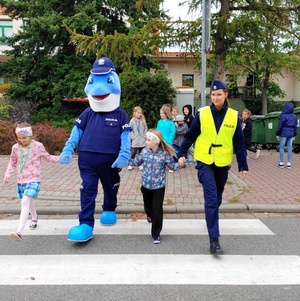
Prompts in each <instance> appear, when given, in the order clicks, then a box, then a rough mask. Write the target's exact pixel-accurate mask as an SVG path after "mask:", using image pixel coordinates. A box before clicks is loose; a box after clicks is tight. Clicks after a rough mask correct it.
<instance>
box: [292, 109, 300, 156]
mask: <svg viewBox="0 0 300 301" xmlns="http://www.w3.org/2000/svg"><path fill="white" fill-rule="evenodd" d="M294 114H296V116H297V120H298V125H297V126H298V128H297V136H296V139H295V140H294V142H293V145H294V152H295V153H299V152H300V107H299V108H295V110H294Z"/></svg>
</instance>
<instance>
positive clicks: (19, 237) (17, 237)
mask: <svg viewBox="0 0 300 301" xmlns="http://www.w3.org/2000/svg"><path fill="white" fill-rule="evenodd" d="M9 236H10V237H11V238H12V239H13V240H15V241H21V240H22V235H21V234H20V233H19V232H11V233H10V234H9Z"/></svg>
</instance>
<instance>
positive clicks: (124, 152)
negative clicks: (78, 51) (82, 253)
mask: <svg viewBox="0 0 300 301" xmlns="http://www.w3.org/2000/svg"><path fill="white" fill-rule="evenodd" d="M84 91H85V93H86V94H87V97H88V99H89V104H90V108H88V109H86V110H85V111H84V112H83V113H82V114H81V115H80V116H79V117H78V119H77V120H76V121H75V122H74V124H75V126H74V128H73V130H72V132H71V135H70V138H69V140H68V141H67V142H66V145H65V147H64V149H63V151H62V154H61V155H60V157H59V162H60V163H61V164H68V163H70V162H71V161H72V154H73V153H74V150H75V148H76V146H77V145H79V147H78V166H79V170H80V176H81V179H82V184H81V187H80V202H81V211H80V212H79V226H75V227H73V228H71V229H70V231H69V234H68V240H70V241H76V242H85V241H88V240H89V239H91V238H92V237H93V229H94V223H95V219H94V212H95V199H96V196H97V192H98V182H99V179H100V181H101V184H102V187H103V192H104V201H103V205H102V208H103V213H102V214H101V217H100V223H101V224H102V225H107V226H109V225H114V224H115V223H116V221H117V218H116V213H115V209H116V207H117V193H118V189H119V185H120V176H119V172H120V170H121V168H123V167H125V166H127V164H128V159H129V157H130V136H129V132H130V126H129V122H128V119H127V115H126V113H125V111H124V110H123V109H121V108H120V96H121V86H120V80H119V77H118V75H117V73H116V71H115V66H114V64H113V63H112V61H111V60H110V59H108V58H106V57H102V58H100V59H98V60H96V61H95V63H94V64H93V68H92V70H91V74H90V76H89V78H88V81H87V83H86V86H85V89H84Z"/></svg>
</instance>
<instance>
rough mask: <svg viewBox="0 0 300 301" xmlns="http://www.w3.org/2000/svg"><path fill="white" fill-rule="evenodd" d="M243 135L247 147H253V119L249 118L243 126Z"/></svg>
mask: <svg viewBox="0 0 300 301" xmlns="http://www.w3.org/2000/svg"><path fill="white" fill-rule="evenodd" d="M242 128H243V134H244V138H245V145H251V140H252V119H251V118H248V119H246V120H245V121H244V122H243V124H242Z"/></svg>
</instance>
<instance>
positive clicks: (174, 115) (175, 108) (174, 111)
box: [171, 106, 179, 126]
mask: <svg viewBox="0 0 300 301" xmlns="http://www.w3.org/2000/svg"><path fill="white" fill-rule="evenodd" d="M171 115H172V116H173V120H174V121H175V118H176V116H177V115H179V109H178V107H176V106H174V107H172V111H171ZM175 126H176V125H175Z"/></svg>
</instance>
